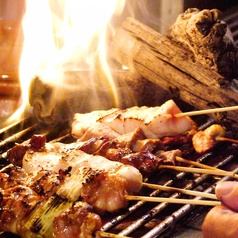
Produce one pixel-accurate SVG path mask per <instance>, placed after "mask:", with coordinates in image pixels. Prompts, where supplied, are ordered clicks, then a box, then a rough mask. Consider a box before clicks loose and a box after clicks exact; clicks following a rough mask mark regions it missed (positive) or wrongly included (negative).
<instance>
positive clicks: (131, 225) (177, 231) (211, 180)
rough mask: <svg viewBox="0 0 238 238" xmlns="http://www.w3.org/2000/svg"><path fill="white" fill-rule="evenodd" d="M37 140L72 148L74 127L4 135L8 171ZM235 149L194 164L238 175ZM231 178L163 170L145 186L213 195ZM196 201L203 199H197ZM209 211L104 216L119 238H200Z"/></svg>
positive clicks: (232, 15)
mask: <svg viewBox="0 0 238 238" xmlns="http://www.w3.org/2000/svg"><path fill="white" fill-rule="evenodd" d="M237 9H238V7H234V9H231V10H229V12H225V14H224V21H226V22H227V24H228V25H229V27H230V28H231V31H232V33H233V36H234V40H235V43H236V44H237V43H238V27H237V21H238V13H237ZM195 121H196V122H197V124H198V125H199V126H200V129H205V128H206V127H208V126H210V125H211V124H213V123H214V121H213V120H212V119H211V118H208V117H206V118H205V119H204V117H198V118H197V120H195ZM34 134H44V135H46V138H47V141H61V142H64V143H70V142H72V141H74V139H73V138H72V137H71V135H70V123H69V122H65V123H61V124H59V125H56V126H55V127H48V126H47V125H43V124H39V122H38V121H37V120H36V119H35V118H33V117H31V116H30V117H29V118H27V119H24V120H22V121H20V122H18V123H16V124H14V125H11V126H9V127H6V128H3V129H1V130H0V163H1V165H2V166H4V165H5V164H6V163H7V162H6V159H5V157H6V153H7V151H8V150H9V149H10V148H12V146H14V145H15V143H22V142H24V141H26V140H28V139H30V138H31V136H32V135H34ZM237 151H238V150H237V145H236V144H230V143H220V144H219V146H217V147H216V148H215V149H214V150H213V151H212V152H209V153H207V154H205V155H202V156H197V155H190V157H189V158H190V159H192V160H197V161H199V162H201V163H205V164H209V165H212V166H216V167H220V168H223V169H226V170H233V171H235V172H238V162H237V158H238V155H237ZM230 179H231V178H229V177H224V178H222V177H218V176H210V175H198V174H191V173H185V172H177V173H175V172H173V171H168V170H167V171H165V170H161V171H158V172H156V173H154V174H153V175H151V176H150V177H148V178H147V179H146V181H147V182H150V183H155V184H160V185H161V184H162V185H167V186H174V187H178V188H186V189H192V190H197V191H206V192H209V193H213V192H214V188H215V185H216V183H218V182H220V181H221V180H230ZM140 195H150V196H164V197H173V198H193V197H188V196H182V195H181V194H180V193H171V192H170V193H168V192H162V191H152V190H150V189H143V190H142V192H141V194H140ZM194 199H202V198H201V197H196V198H194ZM209 209H210V207H207V206H194V205H190V204H188V205H174V204H168V203H148V202H147V203H143V202H131V203H130V204H129V206H128V207H127V208H126V209H123V210H122V211H119V212H118V213H116V214H106V215H105V216H104V217H103V219H104V225H103V227H102V230H103V231H107V232H111V233H114V234H117V235H121V236H129V237H142V238H154V237H162V238H168V237H170V238H179V237H182V238H186V237H193V238H201V237H202V234H201V225H202V222H203V219H204V216H205V215H206V213H207V212H208V210H209ZM0 237H1V238H14V237H15V238H16V237H17V236H15V235H12V234H8V233H3V234H0Z"/></svg>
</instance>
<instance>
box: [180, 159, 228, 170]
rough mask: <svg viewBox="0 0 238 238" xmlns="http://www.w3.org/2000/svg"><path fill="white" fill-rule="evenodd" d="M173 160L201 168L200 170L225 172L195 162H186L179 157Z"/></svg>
mask: <svg viewBox="0 0 238 238" xmlns="http://www.w3.org/2000/svg"><path fill="white" fill-rule="evenodd" d="M175 160H176V161H178V162H182V163H185V164H189V165H194V166H196V167H199V168H202V169H212V170H220V171H225V170H222V169H218V168H216V167H213V166H210V165H206V164H201V163H199V162H197V161H192V160H187V159H184V158H182V157H179V156H176V157H175Z"/></svg>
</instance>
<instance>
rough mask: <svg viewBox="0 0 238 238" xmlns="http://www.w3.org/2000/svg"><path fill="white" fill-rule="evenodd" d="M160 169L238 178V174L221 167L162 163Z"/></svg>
mask: <svg viewBox="0 0 238 238" xmlns="http://www.w3.org/2000/svg"><path fill="white" fill-rule="evenodd" d="M159 168H160V169H172V170H176V171H180V172H189V173H198V174H210V175H218V176H229V177H232V178H235V179H238V174H236V173H235V172H232V171H225V170H220V169H214V170H213V169H202V168H194V167H183V166H174V165H161V166H159Z"/></svg>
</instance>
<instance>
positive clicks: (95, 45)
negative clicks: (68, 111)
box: [14, 0, 125, 117]
mask: <svg viewBox="0 0 238 238" xmlns="http://www.w3.org/2000/svg"><path fill="white" fill-rule="evenodd" d="M25 4H26V11H25V15H24V18H23V21H22V27H23V33H24V44H23V50H22V55H21V61H20V72H19V75H20V82H21V88H22V102H23V103H22V104H23V106H22V107H21V109H20V110H18V112H17V113H16V114H14V116H16V115H17V117H18V116H19V114H22V111H24V110H25V108H26V105H27V104H28V99H29V95H28V93H29V85H30V82H31V80H32V78H33V77H35V76H36V75H37V76H40V77H41V79H43V80H44V81H50V82H51V83H52V82H53V83H54V84H55V85H59V84H62V83H63V82H64V80H65V72H73V71H77V70H79V71H80V70H83V71H84V70H86V71H90V72H95V71H97V70H98V68H97V67H98V66H100V67H101V66H103V72H104V74H105V75H106V82H105V81H103V83H106V84H108V85H109V86H110V87H111V89H112V91H113V99H111V100H113V101H114V102H115V105H116V104H117V103H118V97H117V93H116V90H115V87H114V82H113V79H112V76H111V73H110V68H109V66H108V64H107V54H106V51H107V43H108V39H110V36H111V35H112V34H113V32H112V28H111V26H110V19H111V18H112V16H113V15H116V14H117V15H120V14H121V11H122V10H123V8H124V5H125V1H124V0H40V1H31V0H26V1H25ZM91 80H92V79H89V78H85V82H86V83H87V84H88V83H89V82H90V81H91ZM93 80H95V79H93ZM74 86H75V85H74ZM78 87H82V85H78ZM56 100H57V99H56ZM97 101H100V100H98V99H97Z"/></svg>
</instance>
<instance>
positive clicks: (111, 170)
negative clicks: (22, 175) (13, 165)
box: [23, 150, 142, 213]
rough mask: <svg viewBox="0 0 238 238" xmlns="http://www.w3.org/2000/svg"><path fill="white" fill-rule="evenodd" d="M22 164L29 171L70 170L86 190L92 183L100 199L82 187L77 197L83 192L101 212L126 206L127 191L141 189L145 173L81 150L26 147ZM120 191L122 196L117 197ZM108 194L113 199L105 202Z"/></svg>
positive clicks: (112, 210)
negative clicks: (30, 149)
mask: <svg viewBox="0 0 238 238" xmlns="http://www.w3.org/2000/svg"><path fill="white" fill-rule="evenodd" d="M23 168H24V169H25V170H26V171H27V172H30V171H35V172H37V171H41V170H42V169H43V170H52V171H55V172H56V173H57V172H59V171H69V172H70V174H71V176H74V175H75V176H76V178H78V179H76V178H75V179H74V183H75V184H76V185H77V186H78V187H79V188H80V187H81V186H82V190H83V191H84V189H85V187H86V186H92V187H93V188H94V191H93V193H95V194H96V193H97V194H100V196H98V197H97V200H95V199H94V200H93V203H92V200H90V196H92V194H88V193H87V192H82V190H80V189H79V190H78V195H77V196H76V199H78V198H79V197H80V196H82V197H83V199H84V201H85V202H88V203H89V204H90V205H92V206H93V207H94V208H95V209H97V211H100V213H103V212H104V211H109V212H114V211H117V210H118V209H120V208H122V207H125V206H126V205H127V201H126V199H125V194H131V193H136V192H139V191H140V189H141V187H142V175H141V173H140V172H139V170H137V169H136V168H134V167H132V166H130V165H124V164H122V163H120V162H115V161H110V160H108V159H106V158H104V157H102V156H93V155H89V154H86V153H84V152H83V151H80V150H69V151H64V152H55V151H42V152H34V153H32V151H27V152H26V154H25V156H24V158H23ZM65 183H66V181H65ZM66 184H67V183H66ZM94 184H96V186H94ZM106 189H107V190H106ZM105 191H107V193H106V192H105ZM119 195H120V197H118V196H119ZM106 196H107V199H108V201H109V199H110V202H108V203H104V202H103V203H102V201H103V200H105V197H106ZM119 201H120V202H119ZM104 205H105V206H104Z"/></svg>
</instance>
